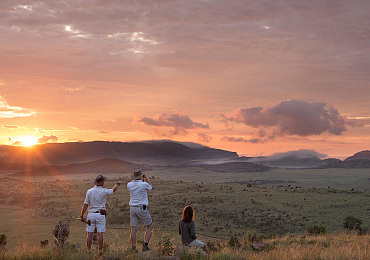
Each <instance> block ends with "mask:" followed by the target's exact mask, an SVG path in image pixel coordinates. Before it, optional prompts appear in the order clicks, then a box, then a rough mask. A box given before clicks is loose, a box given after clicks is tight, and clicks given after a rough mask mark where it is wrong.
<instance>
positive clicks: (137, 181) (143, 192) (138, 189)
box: [127, 170, 153, 251]
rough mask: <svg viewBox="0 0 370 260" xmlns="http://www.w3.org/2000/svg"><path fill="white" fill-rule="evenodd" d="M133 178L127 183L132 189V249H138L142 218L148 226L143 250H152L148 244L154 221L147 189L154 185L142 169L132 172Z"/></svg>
mask: <svg viewBox="0 0 370 260" xmlns="http://www.w3.org/2000/svg"><path fill="white" fill-rule="evenodd" d="M131 178H132V179H133V180H132V181H131V182H129V183H128V184H127V188H128V190H129V191H130V218H131V244H132V249H133V250H134V251H136V233H137V229H138V225H139V220H140V221H141V222H142V223H144V225H145V226H146V233H145V237H144V244H143V248H142V250H143V251H147V250H150V248H149V247H148V244H149V240H150V237H151V235H152V231H153V221H152V217H151V216H150V214H149V210H148V194H147V191H148V190H149V191H151V190H152V189H153V185H152V183H151V182H150V180H149V178H148V177H147V176H146V174H144V173H142V172H141V171H140V170H135V171H134V172H133V173H132V174H131Z"/></svg>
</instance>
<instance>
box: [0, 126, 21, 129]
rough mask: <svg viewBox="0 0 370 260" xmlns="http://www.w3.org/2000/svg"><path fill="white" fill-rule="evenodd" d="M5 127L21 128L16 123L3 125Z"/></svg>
mask: <svg viewBox="0 0 370 260" xmlns="http://www.w3.org/2000/svg"><path fill="white" fill-rule="evenodd" d="M3 127H4V128H12V129H16V128H19V127H18V126H16V125H3Z"/></svg>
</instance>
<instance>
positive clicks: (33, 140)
mask: <svg viewBox="0 0 370 260" xmlns="http://www.w3.org/2000/svg"><path fill="white" fill-rule="evenodd" d="M20 139H21V142H22V145H23V146H32V145H35V144H37V142H38V138H37V137H36V136H23V137H21V138H20Z"/></svg>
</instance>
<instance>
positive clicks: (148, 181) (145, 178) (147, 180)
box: [143, 173, 154, 189]
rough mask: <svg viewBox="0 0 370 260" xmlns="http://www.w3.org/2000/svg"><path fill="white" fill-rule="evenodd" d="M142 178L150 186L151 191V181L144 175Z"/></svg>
mask: <svg viewBox="0 0 370 260" xmlns="http://www.w3.org/2000/svg"><path fill="white" fill-rule="evenodd" d="M143 178H144V180H145V181H146V182H147V183H148V184H149V185H150V186H152V189H153V188H154V187H153V184H152V183H151V181H150V180H149V178H148V176H146V174H145V173H144V175H143Z"/></svg>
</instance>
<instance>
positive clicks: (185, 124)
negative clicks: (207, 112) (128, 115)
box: [135, 112, 209, 135]
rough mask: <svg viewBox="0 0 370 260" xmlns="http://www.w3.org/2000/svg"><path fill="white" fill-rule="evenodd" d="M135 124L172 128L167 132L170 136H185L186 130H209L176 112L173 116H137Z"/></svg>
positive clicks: (205, 125) (163, 114) (164, 114)
mask: <svg viewBox="0 0 370 260" xmlns="http://www.w3.org/2000/svg"><path fill="white" fill-rule="evenodd" d="M135 123H142V124H144V125H150V126H156V127H173V128H174V129H173V130H170V132H169V134H170V135H187V134H188V132H187V131H186V129H209V125H208V124H202V123H198V122H195V121H193V120H192V119H190V118H189V116H188V115H187V114H183V113H178V112H176V113H173V114H167V113H161V114H158V115H156V116H154V117H144V116H138V117H137V118H136V119H135Z"/></svg>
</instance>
